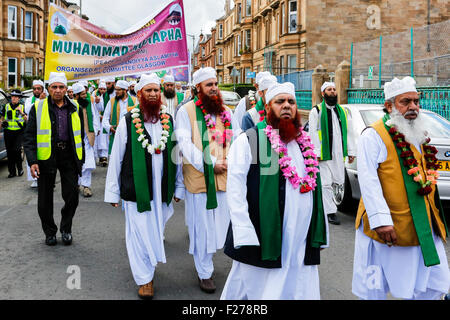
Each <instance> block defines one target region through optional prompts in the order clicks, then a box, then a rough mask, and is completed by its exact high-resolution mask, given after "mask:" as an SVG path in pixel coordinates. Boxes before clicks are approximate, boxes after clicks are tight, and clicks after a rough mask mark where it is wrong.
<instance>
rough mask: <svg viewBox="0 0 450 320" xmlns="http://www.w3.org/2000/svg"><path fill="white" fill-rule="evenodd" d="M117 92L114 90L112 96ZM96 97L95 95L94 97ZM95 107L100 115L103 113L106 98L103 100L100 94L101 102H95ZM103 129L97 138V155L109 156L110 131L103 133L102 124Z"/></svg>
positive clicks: (101, 121) (101, 156)
mask: <svg viewBox="0 0 450 320" xmlns="http://www.w3.org/2000/svg"><path fill="white" fill-rule="evenodd" d="M115 96H116V93H115V92H113V93H112V94H111V95H110V98H112V97H115ZM94 99H95V97H94ZM94 104H95V108H96V109H97V112H98V114H99V117H100V115H101V112H103V111H104V110H105V104H104V100H103V96H100V102H99V103H95V102H94ZM100 123H101V124H102V123H103V120H100ZM101 127H102V128H101V131H100V135H99V136H98V137H97V139H95V146H96V148H95V149H96V153H97V156H98V157H100V158H107V157H108V147H109V134H108V133H103V125H102V126H101Z"/></svg>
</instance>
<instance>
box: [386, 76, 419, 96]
mask: <svg viewBox="0 0 450 320" xmlns="http://www.w3.org/2000/svg"><path fill="white" fill-rule="evenodd" d="M406 92H417V89H416V81H415V80H414V79H413V78H411V77H410V76H407V77H404V78H403V79H402V80H399V79H397V78H394V79H393V80H392V81H391V82H386V83H385V84H384V99H385V100H389V99H391V98H394V97H396V96H398V95H399V94H402V93H406Z"/></svg>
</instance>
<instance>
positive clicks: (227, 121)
mask: <svg viewBox="0 0 450 320" xmlns="http://www.w3.org/2000/svg"><path fill="white" fill-rule="evenodd" d="M196 105H197V107H199V108H200V109H201V110H202V113H203V117H204V119H205V122H206V126H207V127H208V129H210V130H211V134H212V136H211V139H212V140H214V141H216V142H217V143H218V144H219V145H222V146H223V147H224V148H225V147H226V146H227V143H228V142H230V141H231V139H232V137H233V130H231V129H230V127H231V114H230V113H229V112H228V111H227V110H223V111H222V112H221V113H220V115H219V116H220V119H221V120H222V123H223V125H224V127H225V130H224V131H223V133H222V137H221V136H220V131H219V130H217V129H216V122H215V121H214V120H213V118H212V117H211V115H210V114H209V113H207V112H206V110H205V108H204V107H203V104H202V103H201V100H197V102H196Z"/></svg>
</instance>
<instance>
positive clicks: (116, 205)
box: [111, 203, 119, 208]
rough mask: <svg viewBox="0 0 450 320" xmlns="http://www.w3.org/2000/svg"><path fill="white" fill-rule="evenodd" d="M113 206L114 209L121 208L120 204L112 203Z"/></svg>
mask: <svg viewBox="0 0 450 320" xmlns="http://www.w3.org/2000/svg"><path fill="white" fill-rule="evenodd" d="M111 205H112V206H113V207H114V208H118V207H119V204H118V203H111Z"/></svg>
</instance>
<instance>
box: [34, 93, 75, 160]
mask: <svg viewBox="0 0 450 320" xmlns="http://www.w3.org/2000/svg"><path fill="white" fill-rule="evenodd" d="M72 103H74V104H75V105H76V107H77V112H72V113H71V123H72V130H73V137H74V143H75V149H76V153H77V158H78V160H81V159H82V157H83V144H82V141H81V121H80V117H79V116H78V109H79V105H78V103H77V102H75V101H72ZM35 108H36V127H37V132H36V133H37V158H38V160H48V159H49V158H50V155H51V153H52V125H51V121H50V113H49V110H48V99H44V100H41V101H36V102H35Z"/></svg>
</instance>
